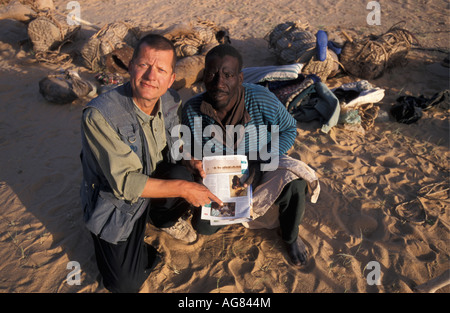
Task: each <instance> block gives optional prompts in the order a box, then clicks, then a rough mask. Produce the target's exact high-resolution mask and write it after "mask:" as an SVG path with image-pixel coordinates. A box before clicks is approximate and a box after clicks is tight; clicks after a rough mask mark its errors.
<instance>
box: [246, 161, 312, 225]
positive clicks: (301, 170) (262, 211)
mask: <svg viewBox="0 0 450 313" xmlns="http://www.w3.org/2000/svg"><path fill="white" fill-rule="evenodd" d="M299 178H301V179H303V180H305V181H306V182H307V184H308V196H309V199H310V202H311V203H316V202H317V199H318V198H319V194H320V184H319V179H318V178H317V175H316V173H315V171H314V170H313V169H312V168H311V167H309V166H308V165H307V164H306V163H304V162H303V161H300V160H297V159H294V158H291V157H289V156H287V155H281V156H280V158H279V165H278V168H277V169H276V170H275V171H270V172H264V174H263V176H262V178H261V183H260V184H259V185H258V187H256V189H255V190H254V192H253V221H251V222H248V223H243V225H244V226H245V227H247V228H251V229H254V228H268V229H271V228H275V227H277V226H278V225H279V221H278V216H279V212H278V206H276V205H274V202H275V201H276V199H277V198H278V197H279V195H280V194H281V192H282V191H283V188H284V187H285V186H286V185H287V184H288V183H290V182H291V181H293V180H295V179H299Z"/></svg>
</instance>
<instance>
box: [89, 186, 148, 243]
mask: <svg viewBox="0 0 450 313" xmlns="http://www.w3.org/2000/svg"><path fill="white" fill-rule="evenodd" d="M144 202H145V201H144V199H139V201H137V202H136V203H134V204H129V203H126V202H125V201H124V200H120V199H117V198H116V197H115V196H114V195H113V194H112V193H110V192H104V191H100V192H99V194H98V198H97V201H96V204H95V209H94V211H93V212H92V215H91V217H90V219H89V220H88V221H87V222H86V225H87V227H88V229H89V230H90V231H91V232H93V233H94V234H95V235H99V236H100V238H102V239H103V240H105V241H108V242H111V243H117V242H119V241H123V240H126V239H127V238H128V235H129V234H130V232H131V230H132V228H133V223H134V221H135V220H136V219H137V218H138V217H139V216H136V213H138V211H139V209H140V208H141V207H142V206H143V205H144ZM140 211H141V212H139V213H142V211H143V210H140Z"/></svg>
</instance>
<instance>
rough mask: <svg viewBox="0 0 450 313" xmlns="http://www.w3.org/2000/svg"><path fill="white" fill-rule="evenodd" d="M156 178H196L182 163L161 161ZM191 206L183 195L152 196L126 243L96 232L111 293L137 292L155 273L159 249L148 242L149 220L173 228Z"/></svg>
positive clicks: (97, 251) (99, 263) (98, 256)
mask: <svg viewBox="0 0 450 313" xmlns="http://www.w3.org/2000/svg"><path fill="white" fill-rule="evenodd" d="M152 177H154V178H161V179H184V180H189V181H192V180H193V177H192V175H191V173H190V172H189V171H188V170H187V169H186V168H185V167H184V166H181V165H175V164H170V163H161V164H159V165H158V167H157V168H156V170H155V171H154V173H153V175H152ZM188 209H189V204H188V203H187V202H186V201H185V200H184V199H182V198H168V199H152V200H151V203H150V205H149V206H148V207H147V209H146V210H145V212H144V213H143V215H142V216H141V217H140V218H139V219H138V220H137V221H136V224H135V225H134V227H133V230H132V232H131V234H130V236H129V237H128V239H127V240H126V241H124V242H120V243H118V244H112V243H109V242H106V241H104V240H102V239H100V238H99V237H98V236H96V235H94V234H92V237H93V240H94V248H95V256H96V260H97V266H98V269H99V271H100V274H101V275H102V278H103V284H104V286H105V288H106V289H108V290H109V291H111V292H121V293H136V292H138V291H139V289H140V288H141V286H142V284H143V283H144V282H145V280H146V279H147V277H148V275H149V274H150V272H151V269H152V265H153V264H154V262H155V259H156V257H157V250H156V249H155V248H154V247H152V246H150V245H148V244H146V243H145V242H144V235H145V228H146V225H147V222H151V223H152V224H154V225H155V226H156V227H169V226H172V225H173V224H175V222H176V221H177V220H178V218H179V217H180V216H182V215H183V214H184V213H185V212H186V211H187V210H188Z"/></svg>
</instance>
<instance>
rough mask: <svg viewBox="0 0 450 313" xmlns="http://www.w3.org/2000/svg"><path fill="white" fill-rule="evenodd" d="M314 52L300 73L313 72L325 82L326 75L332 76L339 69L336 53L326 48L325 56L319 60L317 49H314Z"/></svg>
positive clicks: (308, 73) (307, 73)
mask: <svg viewBox="0 0 450 313" xmlns="http://www.w3.org/2000/svg"><path fill="white" fill-rule="evenodd" d="M313 51H314V54H313V56H312V57H311V59H310V60H309V61H308V63H307V64H306V65H305V66H304V67H303V68H302V74H304V75H310V74H314V75H316V76H318V77H319V78H320V79H321V80H322V82H325V81H326V80H327V79H328V77H332V76H334V75H335V74H336V73H337V72H338V70H339V61H338V57H337V55H336V53H334V52H333V51H331V50H329V49H327V58H326V59H325V60H324V61H320V60H319V58H318V57H317V53H315V52H316V51H317V49H314V50H313Z"/></svg>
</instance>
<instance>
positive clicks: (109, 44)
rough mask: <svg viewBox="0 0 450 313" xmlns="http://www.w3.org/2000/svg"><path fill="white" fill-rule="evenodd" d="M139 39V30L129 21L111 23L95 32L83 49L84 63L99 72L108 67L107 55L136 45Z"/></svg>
mask: <svg viewBox="0 0 450 313" xmlns="http://www.w3.org/2000/svg"><path fill="white" fill-rule="evenodd" d="M138 40H139V33H138V30H137V29H136V28H135V27H134V26H133V25H132V24H131V23H129V22H116V23H110V24H107V25H105V26H103V27H102V29H100V30H99V31H98V32H97V33H95V34H94V35H93V36H92V37H91V38H90V39H89V40H88V42H87V43H86V44H85V45H84V46H83V48H82V49H81V57H82V59H83V64H84V66H86V67H87V68H88V69H90V70H92V71H94V72H98V71H100V70H102V69H104V68H105V67H106V56H107V55H108V54H110V53H112V52H113V51H114V50H116V49H119V48H122V47H124V46H125V45H128V46H130V47H134V46H135V45H136V44H137V42H138Z"/></svg>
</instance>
